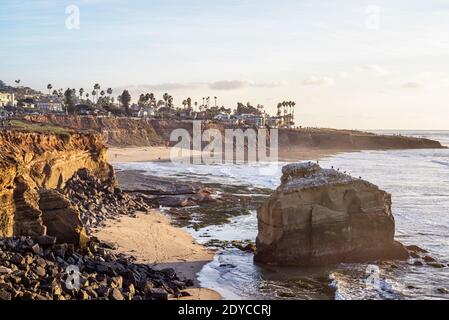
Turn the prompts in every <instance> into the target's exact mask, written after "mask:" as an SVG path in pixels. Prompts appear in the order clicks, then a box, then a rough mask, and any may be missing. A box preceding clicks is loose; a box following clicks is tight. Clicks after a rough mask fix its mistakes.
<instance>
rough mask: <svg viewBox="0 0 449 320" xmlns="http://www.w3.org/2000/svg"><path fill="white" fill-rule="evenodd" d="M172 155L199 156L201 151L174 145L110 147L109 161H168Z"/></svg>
mask: <svg viewBox="0 0 449 320" xmlns="http://www.w3.org/2000/svg"><path fill="white" fill-rule="evenodd" d="M171 155H175V157H176V158H181V157H189V156H192V155H193V156H198V155H200V152H199V151H190V150H185V149H184V150H183V149H180V148H174V147H129V148H117V147H113V148H109V149H108V161H109V162H110V163H125V162H145V161H168V160H170V159H171V157H170V156H171Z"/></svg>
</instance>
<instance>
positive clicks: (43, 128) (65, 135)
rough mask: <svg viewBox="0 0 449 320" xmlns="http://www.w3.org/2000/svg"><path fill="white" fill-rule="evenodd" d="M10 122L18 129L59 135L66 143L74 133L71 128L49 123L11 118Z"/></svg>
mask: <svg viewBox="0 0 449 320" xmlns="http://www.w3.org/2000/svg"><path fill="white" fill-rule="evenodd" d="M10 124H11V127H12V128H14V129H16V130H21V131H27V132H37V133H47V134H55V135H58V136H59V137H60V138H61V139H62V140H63V141H64V142H65V143H67V142H69V141H70V135H71V134H72V133H73V131H72V130H70V129H67V128H63V127H58V126H54V125H49V124H41V123H32V122H25V121H21V120H11V121H10Z"/></svg>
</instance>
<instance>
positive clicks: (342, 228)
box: [255, 162, 408, 266]
mask: <svg viewBox="0 0 449 320" xmlns="http://www.w3.org/2000/svg"><path fill="white" fill-rule="evenodd" d="M282 172H283V176H282V178H281V182H282V183H281V185H280V186H279V187H278V189H277V190H276V191H275V192H274V193H273V194H272V195H271V196H270V197H269V198H268V199H267V200H266V202H265V203H264V204H263V205H262V206H261V207H260V208H259V209H258V212H257V218H258V224H259V233H258V236H257V253H256V255H255V260H256V261H258V262H264V263H275V264H285V265H303V266H311V265H325V264H332V263H338V262H361V261H372V260H378V259H406V258H407V257H408V252H407V250H406V249H405V248H404V247H403V246H402V245H401V244H400V243H398V242H395V241H394V233H395V223H394V218H393V215H392V213H391V195H390V194H388V193H387V192H385V191H382V190H380V189H379V188H378V187H377V186H375V185H373V184H371V183H369V182H367V181H364V180H362V179H356V178H353V177H351V176H349V175H347V174H344V173H340V172H338V171H336V170H333V169H322V168H320V166H319V165H318V164H313V163H310V162H309V163H300V164H290V165H287V166H285V167H284V168H283V170H282Z"/></svg>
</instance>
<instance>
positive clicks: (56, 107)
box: [36, 97, 63, 112]
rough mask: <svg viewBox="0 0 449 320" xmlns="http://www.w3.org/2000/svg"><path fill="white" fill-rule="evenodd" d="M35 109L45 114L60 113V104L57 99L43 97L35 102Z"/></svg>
mask: <svg viewBox="0 0 449 320" xmlns="http://www.w3.org/2000/svg"><path fill="white" fill-rule="evenodd" d="M36 107H37V108H38V109H39V110H40V111H46V112H62V111H63V109H62V103H61V100H60V99H59V98H55V97H50V98H49V97H45V98H41V99H40V100H39V101H37V102H36Z"/></svg>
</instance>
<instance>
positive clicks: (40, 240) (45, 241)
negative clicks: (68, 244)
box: [36, 236, 56, 247]
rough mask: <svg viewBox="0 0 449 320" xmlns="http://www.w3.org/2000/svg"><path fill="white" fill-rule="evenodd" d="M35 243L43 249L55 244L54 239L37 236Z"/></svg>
mask: <svg viewBox="0 0 449 320" xmlns="http://www.w3.org/2000/svg"><path fill="white" fill-rule="evenodd" d="M36 241H37V243H38V244H39V245H41V246H43V247H50V246H52V245H54V244H56V237H52V236H39V237H37V239H36Z"/></svg>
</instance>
